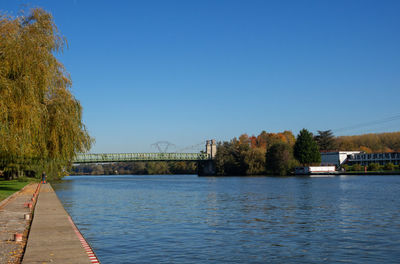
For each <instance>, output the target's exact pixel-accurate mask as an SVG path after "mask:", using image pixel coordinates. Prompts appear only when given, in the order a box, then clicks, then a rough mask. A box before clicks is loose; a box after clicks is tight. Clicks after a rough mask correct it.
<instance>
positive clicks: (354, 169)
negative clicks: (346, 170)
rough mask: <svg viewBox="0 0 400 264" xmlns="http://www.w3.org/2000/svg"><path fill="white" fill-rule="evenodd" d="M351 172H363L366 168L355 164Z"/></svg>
mask: <svg viewBox="0 0 400 264" xmlns="http://www.w3.org/2000/svg"><path fill="white" fill-rule="evenodd" d="M351 170H352V171H362V170H364V167H363V166H361V165H360V164H354V165H353V166H352V167H351Z"/></svg>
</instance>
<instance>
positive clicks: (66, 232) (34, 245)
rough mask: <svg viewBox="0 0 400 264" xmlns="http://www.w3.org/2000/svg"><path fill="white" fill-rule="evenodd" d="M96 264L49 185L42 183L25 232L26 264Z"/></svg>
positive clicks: (88, 247)
mask: <svg viewBox="0 0 400 264" xmlns="http://www.w3.org/2000/svg"><path fill="white" fill-rule="evenodd" d="M48 262H54V263H76V264H79V263H99V261H98V260H97V257H96V256H95V255H94V253H93V251H92V250H91V248H90V246H89V245H88V244H87V242H86V241H85V239H84V238H83V236H82V235H81V234H80V232H79V231H78V229H77V228H76V226H75V224H74V223H73V222H72V219H71V218H70V216H69V215H68V213H67V212H66V211H65V209H64V207H63V206H62V204H61V202H60V200H59V199H58V197H57V195H56V193H55V192H54V190H53V188H52V187H51V185H50V184H43V185H42V187H41V189H40V193H39V197H38V201H37V205H36V208H35V212H34V218H33V221H32V225H31V228H30V232H29V237H28V242H27V245H26V249H25V254H24V257H23V260H22V263H23V264H27V263H48Z"/></svg>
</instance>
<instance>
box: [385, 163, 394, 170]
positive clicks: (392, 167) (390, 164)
mask: <svg viewBox="0 0 400 264" xmlns="http://www.w3.org/2000/svg"><path fill="white" fill-rule="evenodd" d="M383 169H384V170H388V171H392V170H394V164H393V163H391V162H389V163H386V164H385V166H384V167H383Z"/></svg>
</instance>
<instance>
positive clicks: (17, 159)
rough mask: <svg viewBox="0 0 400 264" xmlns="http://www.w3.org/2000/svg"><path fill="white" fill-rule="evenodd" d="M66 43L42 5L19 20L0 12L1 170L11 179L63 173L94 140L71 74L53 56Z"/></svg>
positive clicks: (58, 175)
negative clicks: (29, 174)
mask: <svg viewBox="0 0 400 264" xmlns="http://www.w3.org/2000/svg"><path fill="white" fill-rule="evenodd" d="M64 43H65V39H64V38H63V37H62V36H61V35H60V33H59V32H58V30H57V27H56V25H55V24H54V22H53V18H52V16H51V15H50V14H49V13H47V12H46V11H44V10H43V9H33V10H32V11H31V12H30V13H29V14H28V15H27V16H20V17H18V18H15V19H13V18H11V17H8V16H4V15H0V158H1V159H2V160H3V163H2V164H1V165H0V166H1V168H0V169H3V170H4V171H5V172H6V175H8V176H9V177H10V176H11V177H12V176H13V175H21V172H23V171H26V170H36V171H37V172H41V171H42V170H46V171H47V172H48V175H49V177H60V176H62V175H61V174H62V173H63V172H64V171H65V170H66V169H67V168H69V167H70V165H71V161H72V159H73V158H74V156H75V154H76V153H77V152H83V151H86V150H88V149H90V146H91V144H92V142H93V141H92V139H91V138H90V136H89V134H88V132H87V130H86V128H85V126H84V124H83V123H82V108H81V105H80V103H79V101H78V100H76V99H75V98H74V96H73V95H72V94H71V92H70V90H69V89H70V87H71V85H72V82H71V79H70V76H69V74H68V73H67V72H66V70H65V68H64V66H63V65H62V64H61V63H60V62H59V61H58V60H57V58H56V57H55V55H54V54H55V53H57V52H61V51H62V49H63V46H64Z"/></svg>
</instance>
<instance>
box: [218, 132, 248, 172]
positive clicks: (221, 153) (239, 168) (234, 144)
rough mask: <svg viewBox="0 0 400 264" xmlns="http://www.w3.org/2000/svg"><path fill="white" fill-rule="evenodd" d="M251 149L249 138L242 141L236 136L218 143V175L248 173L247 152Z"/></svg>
mask: <svg viewBox="0 0 400 264" xmlns="http://www.w3.org/2000/svg"><path fill="white" fill-rule="evenodd" d="M249 149H250V145H249V144H248V142H247V140H245V141H244V142H243V141H242V143H241V142H240V141H239V140H237V139H236V138H234V139H232V140H231V141H229V142H223V143H218V145H217V154H216V156H215V165H216V169H217V174H218V175H242V176H244V175H246V172H247V170H248V164H247V162H246V159H245V157H246V155H245V153H246V152H248V151H249Z"/></svg>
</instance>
